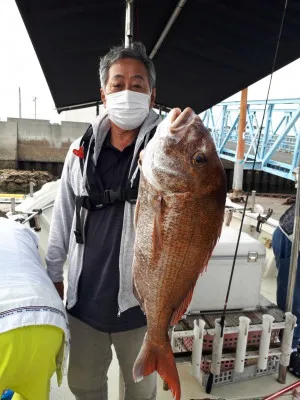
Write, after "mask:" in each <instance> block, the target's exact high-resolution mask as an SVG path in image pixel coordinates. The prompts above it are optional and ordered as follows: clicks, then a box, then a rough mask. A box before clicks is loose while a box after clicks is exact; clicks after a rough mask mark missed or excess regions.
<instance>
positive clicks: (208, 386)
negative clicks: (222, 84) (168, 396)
mask: <svg viewBox="0 0 300 400" xmlns="http://www.w3.org/2000/svg"><path fill="white" fill-rule="evenodd" d="M287 4H288V0H285V5H284V10H283V14H282V18H281V23H280V28H279V34H278V39H277V43H276V49H275V54H274V59H273V65H272V69H271V76H270V81H269V86H268V91H267V97H266V101H265V105H264V111H263V116H262V122H261V125H260V129H259V135H258V140H257V147H256V151H255V156H254V160H253V166H252V170H251V171H252V173H251V180H250V183H249V188H248V191H247V194H246V200H245V205H244V209H243V214H242V219H241V224H240V229H239V233H238V239H237V244H236V248H235V253H234V257H233V263H232V268H231V273H230V278H229V283H228V289H227V293H226V297H225V303H224V309H223V314H222V316H221V319H220V322H219V323H218V325H219V326H215V329H218V330H220V331H221V332H220V338H221V339H222V340H220V341H219V343H218V348H217V350H216V353H217V354H219V353H220V351H221V352H222V347H223V344H222V343H223V335H224V326H225V316H226V311H227V305H228V299H229V294H230V290H231V284H232V278H233V273H234V269H235V264H236V259H237V253H238V249H239V244H240V239H241V233H242V228H243V223H244V219H245V214H246V209H247V204H248V199H249V196H250V189H251V187H252V185H253V182H254V172H255V163H256V159H257V155H258V150H259V144H260V140H261V135H262V129H263V122H264V119H265V115H266V110H267V104H268V100H269V95H270V89H271V84H272V79H273V74H274V71H275V65H276V60H277V55H278V49H279V44H280V40H281V35H282V28H283V23H284V19H285V14H286V9H287ZM221 346H222V347H221ZM213 381H214V373H213V372H210V374H209V377H208V380H207V384H206V393H211V390H212V386H213Z"/></svg>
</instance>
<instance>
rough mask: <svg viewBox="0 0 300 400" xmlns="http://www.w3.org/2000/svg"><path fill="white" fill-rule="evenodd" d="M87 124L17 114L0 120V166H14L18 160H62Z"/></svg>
mask: <svg viewBox="0 0 300 400" xmlns="http://www.w3.org/2000/svg"><path fill="white" fill-rule="evenodd" d="M88 125H89V124H88V123H81V122H62V124H61V125H60V124H51V123H50V122H49V121H47V120H37V119H19V118H9V119H8V120H7V122H0V168H8V167H7V166H6V165H9V163H11V165H12V166H11V167H12V168H14V167H15V166H16V165H17V162H18V161H36V162H63V161H64V159H65V156H66V153H67V151H68V148H69V146H70V144H71V143H72V142H73V141H74V140H75V139H77V138H78V137H80V136H82V135H83V134H84V132H85V131H86V129H87V127H88ZM11 167H10V166H9V168H11Z"/></svg>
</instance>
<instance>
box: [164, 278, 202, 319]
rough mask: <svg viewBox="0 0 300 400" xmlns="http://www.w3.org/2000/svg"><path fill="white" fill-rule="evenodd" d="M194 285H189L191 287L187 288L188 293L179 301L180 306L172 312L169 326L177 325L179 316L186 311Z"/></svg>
mask: <svg viewBox="0 0 300 400" xmlns="http://www.w3.org/2000/svg"><path fill="white" fill-rule="evenodd" d="M195 285H196V284H195ZM195 285H193V286H192V287H191V289H190V290H189V292H188V294H187V295H186V297H185V298H184V299H183V301H182V302H181V304H180V306H179V307H178V308H177V310H175V311H174V313H173V315H172V319H171V322H170V325H171V326H175V325H177V324H178V322H179V321H180V320H181V317H182V316H183V314H184V313H185V312H186V310H187V308H188V306H189V304H190V302H191V301H192V297H193V292H194V289H195Z"/></svg>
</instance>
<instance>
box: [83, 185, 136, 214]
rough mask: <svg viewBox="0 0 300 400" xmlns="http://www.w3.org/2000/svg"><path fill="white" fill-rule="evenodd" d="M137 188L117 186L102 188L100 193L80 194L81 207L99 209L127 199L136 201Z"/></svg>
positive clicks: (131, 201)
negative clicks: (115, 187)
mask: <svg viewBox="0 0 300 400" xmlns="http://www.w3.org/2000/svg"><path fill="white" fill-rule="evenodd" d="M137 194H138V189H137V188H118V189H117V190H112V189H109V190H104V192H102V193H98V194H92V195H90V196H82V197H81V199H82V207H84V208H86V209H87V210H90V211H95V210H100V209H102V208H104V207H105V206H107V205H109V204H114V203H117V202H124V201H129V202H130V203H134V202H136V199H137Z"/></svg>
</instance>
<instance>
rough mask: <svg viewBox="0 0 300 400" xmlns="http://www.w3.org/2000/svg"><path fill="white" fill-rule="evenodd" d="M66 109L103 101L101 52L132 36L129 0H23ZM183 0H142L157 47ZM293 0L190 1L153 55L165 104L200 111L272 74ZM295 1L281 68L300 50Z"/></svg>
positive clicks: (147, 34)
mask: <svg viewBox="0 0 300 400" xmlns="http://www.w3.org/2000/svg"><path fill="white" fill-rule="evenodd" d="M16 3H17V5H18V7H19V10H20V13H21V15H22V18H23V20H24V23H25V25H26V28H27V30H28V33H29V35H30V38H31V40H32V43H33V46H34V48H35V51H36V54H37V56H38V59H39V61H40V64H41V66H42V69H43V71H44V74H45V77H46V80H47V82H48V85H49V88H50V91H51V93H52V96H53V99H54V102H55V105H56V107H57V108H58V110H59V111H61V110H62V109H64V108H65V107H69V106H73V105H81V104H84V103H90V102H97V101H99V100H100V99H99V77H98V64H99V57H100V56H102V55H104V54H105V53H106V52H107V51H108V49H109V48H110V47H111V46H113V45H118V44H121V42H122V41H124V26H125V0H16ZM177 4H178V0H135V12H134V20H135V39H136V40H140V41H142V42H143V43H144V44H145V46H146V48H147V51H148V53H150V52H151V51H152V49H153V48H154V46H155V44H156V42H157V40H158V39H159V37H160V35H161V33H162V31H163V29H164V28H165V26H166V24H167V23H168V20H169V18H170V16H171V15H172V13H173V11H174V9H175V8H176V6H177ZM284 5H285V0H248V1H241V0H187V1H186V3H185V4H184V5H183V7H182V9H181V12H180V14H179V16H178V18H177V19H176V20H175V22H174V24H173V26H172V28H171V30H170V31H169V33H168V35H167V37H166V38H165V40H164V41H163V43H162V45H161V47H160V48H159V50H158V51H157V53H156V55H155V56H154V58H153V61H154V63H155V66H156V70H157V103H158V104H161V105H165V106H168V107H173V106H180V107H184V106H187V105H189V106H191V107H193V108H194V109H195V111H197V112H201V111H203V110H205V109H207V108H208V107H210V106H212V105H214V104H216V103H218V102H220V101H222V100H223V99H225V98H227V97H229V96H230V95H232V94H234V93H236V92H238V91H239V90H241V89H243V88H244V87H247V86H249V85H250V84H252V83H254V82H256V81H258V80H259V79H261V78H263V77H264V76H266V75H268V74H269V73H270V72H271V69H272V63H273V59H274V53H275V49H276V43H277V39H278V34H279V29H280V23H281V18H282V15H283V11H284ZM299 21H300V1H299V0H289V1H288V5H287V10H286V16H285V20H284V25H283V31H282V38H281V42H280V47H279V52H278V57H277V62H276V69H279V68H281V67H283V66H285V65H287V64H289V63H290V62H292V61H294V60H295V59H297V58H299V57H300V22H299Z"/></svg>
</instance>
